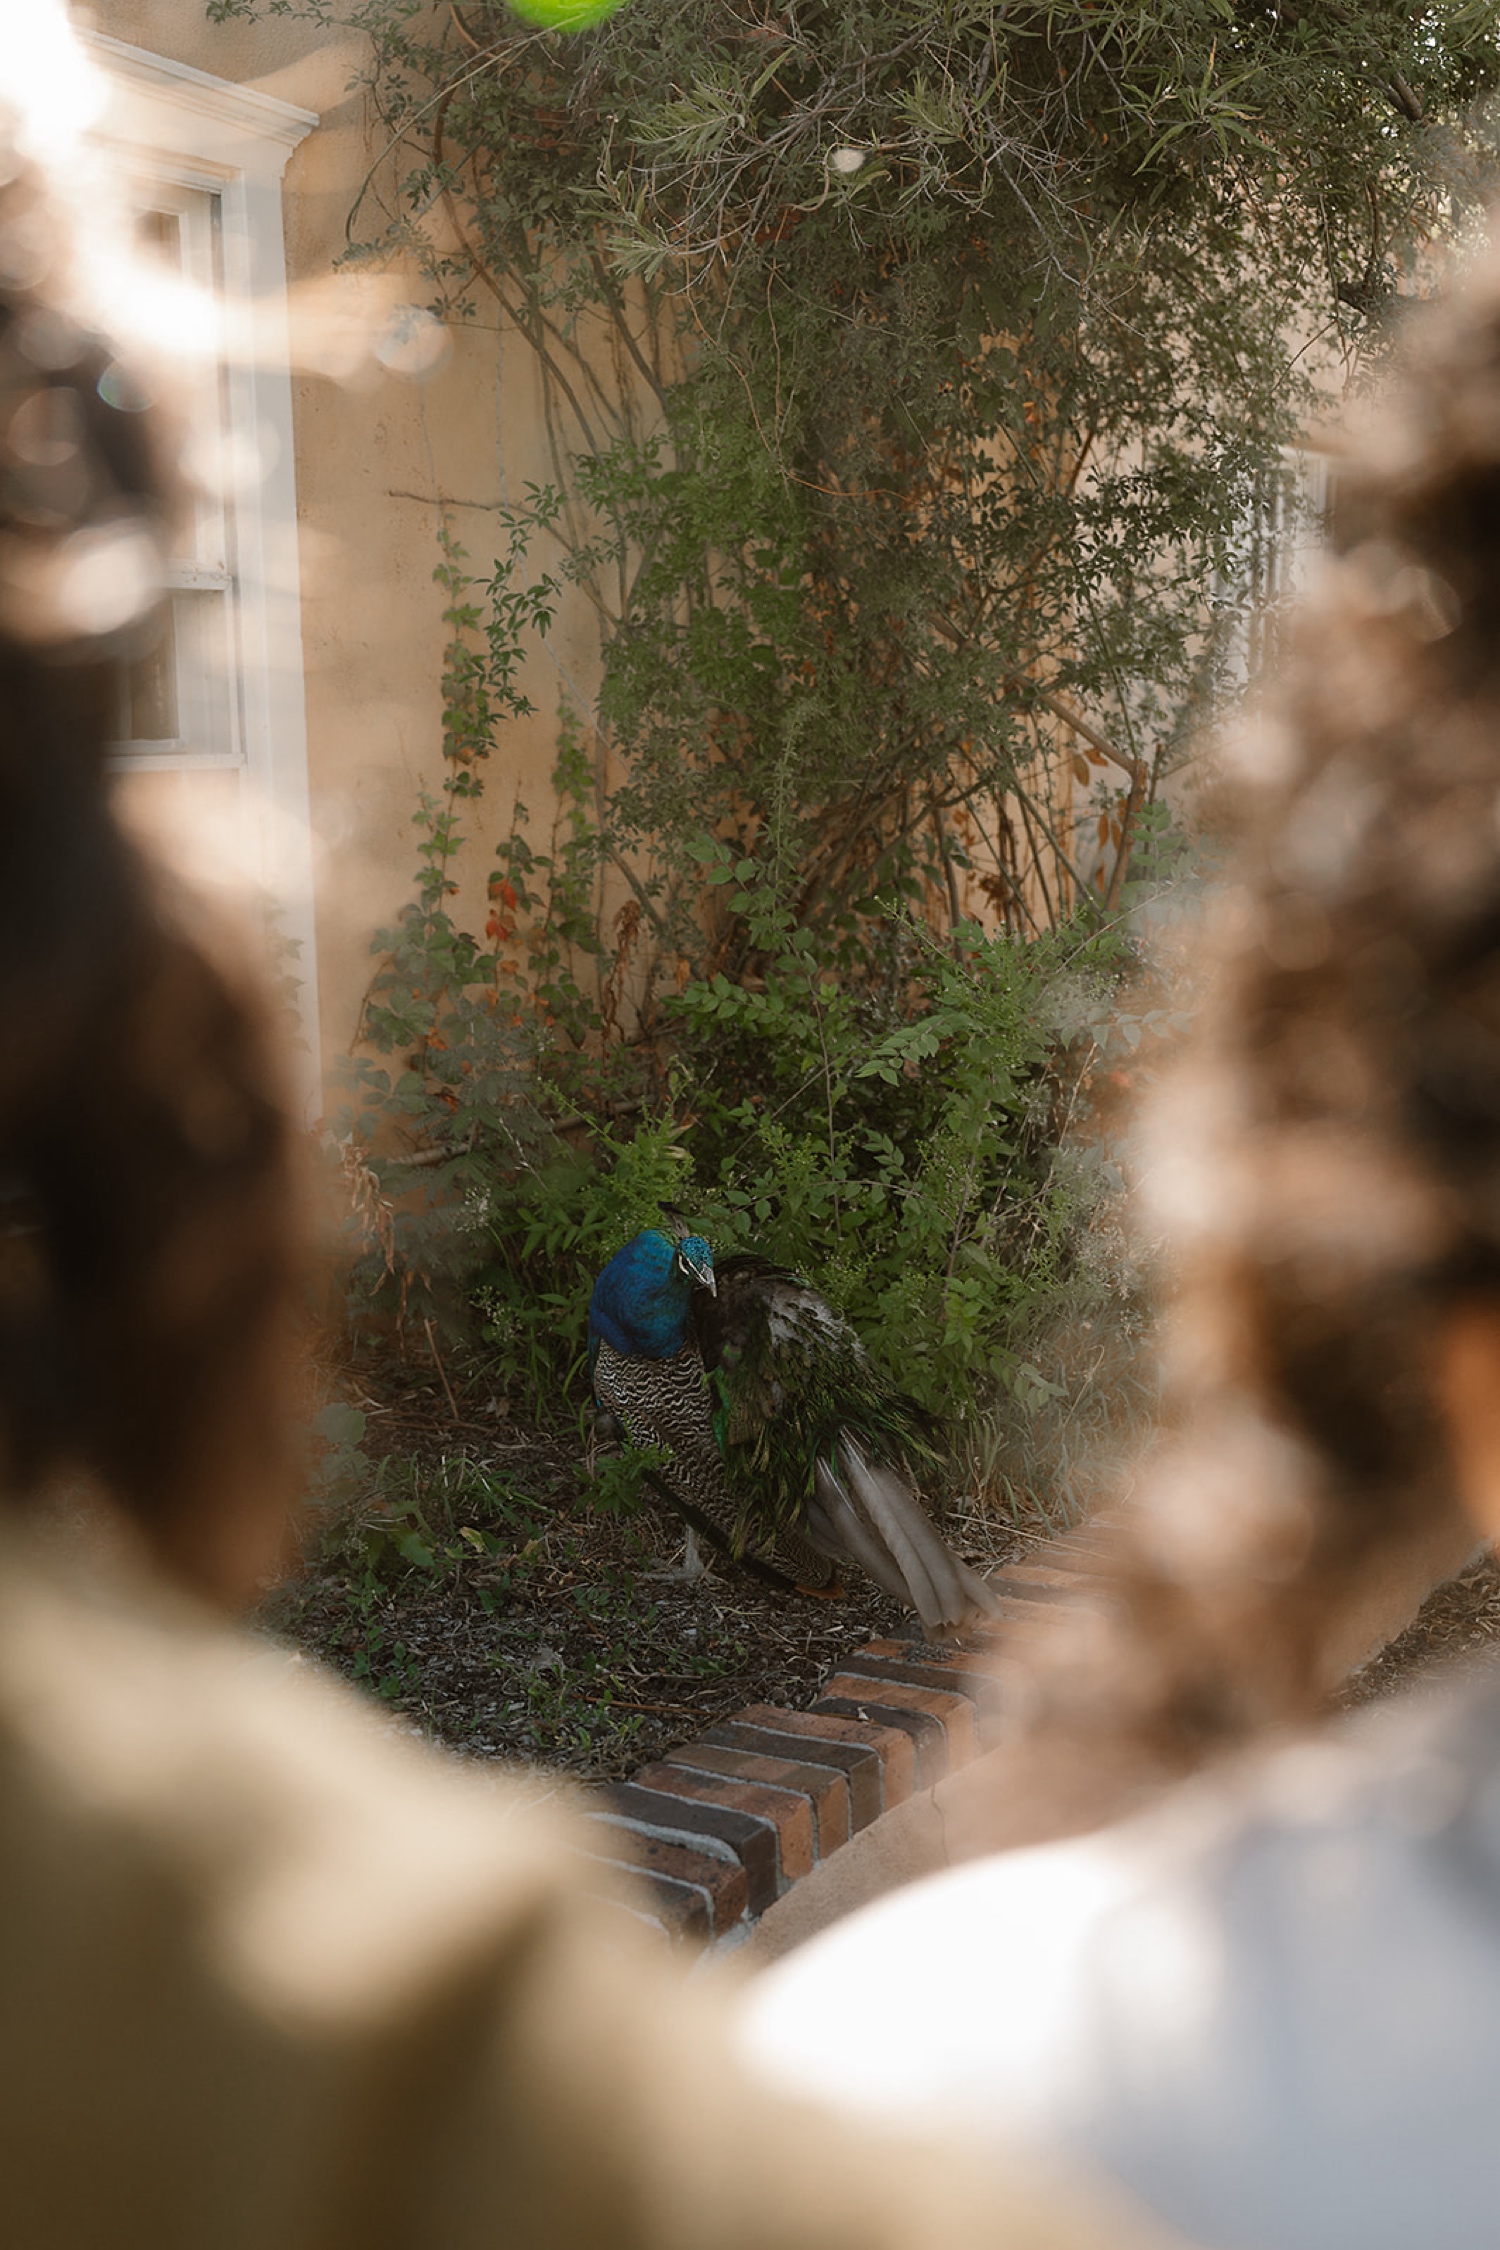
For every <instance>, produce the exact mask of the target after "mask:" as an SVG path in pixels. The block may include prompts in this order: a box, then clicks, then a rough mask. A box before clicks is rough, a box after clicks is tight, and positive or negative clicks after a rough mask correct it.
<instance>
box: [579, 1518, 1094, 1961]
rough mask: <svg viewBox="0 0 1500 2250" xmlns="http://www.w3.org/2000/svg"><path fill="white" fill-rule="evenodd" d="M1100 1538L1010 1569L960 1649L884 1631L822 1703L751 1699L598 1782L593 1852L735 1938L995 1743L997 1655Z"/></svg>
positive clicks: (673, 1906)
mask: <svg viewBox="0 0 1500 2250" xmlns="http://www.w3.org/2000/svg"><path fill="white" fill-rule="evenodd" d="M1090 1562H1091V1556H1090V1553H1089V1547H1088V1542H1087V1537H1086V1535H1085V1536H1084V1537H1083V1538H1079V1537H1077V1536H1075V1537H1073V1538H1064V1539H1059V1540H1055V1541H1053V1542H1051V1543H1050V1544H1049V1545H1048V1546H1047V1547H1046V1548H1044V1549H1043V1550H1042V1551H1041V1553H1040V1554H1039V1555H1038V1556H1037V1557H1036V1559H1035V1560H1034V1561H1032V1562H1029V1563H1017V1564H1012V1565H1009V1566H1008V1567H1007V1568H1005V1569H1004V1570H1000V1571H997V1572H995V1573H994V1574H993V1575H992V1576H991V1578H990V1580H989V1584H990V1588H991V1590H992V1591H993V1592H994V1593H995V1594H996V1595H997V1596H998V1597H999V1604H1000V1614H999V1616H998V1618H997V1619H996V1620H995V1622H994V1623H993V1624H991V1625H988V1626H986V1627H985V1628H984V1630H983V1631H982V1632H979V1633H976V1634H974V1635H972V1636H970V1637H969V1638H968V1639H967V1640H966V1641H965V1642H964V1643H963V1645H962V1646H961V1647H959V1648H955V1649H933V1648H930V1647H928V1646H926V1645H925V1644H924V1643H922V1642H912V1641H904V1640H901V1641H893V1640H875V1641H868V1642H866V1644H865V1646H864V1647H863V1648H861V1649H857V1650H856V1651H855V1652H854V1654H853V1655H852V1656H847V1657H845V1658H844V1659H843V1660H842V1661H841V1663H840V1666H839V1669H838V1670H837V1671H836V1672H835V1673H834V1674H833V1676H832V1678H830V1679H829V1680H827V1681H825V1683H824V1686H823V1690H822V1693H821V1694H820V1695H819V1697H818V1699H817V1701H816V1702H815V1703H813V1704H812V1705H811V1707H810V1708H809V1709H808V1710H805V1711H801V1710H792V1709H790V1708H784V1707H783V1706H781V1705H780V1704H771V1703H752V1704H751V1705H749V1707H748V1708H747V1709H745V1710H743V1711H736V1712H735V1713H734V1714H733V1716H732V1717H730V1718H728V1719H724V1720H721V1721H720V1723H719V1724H718V1725H717V1726H713V1727H710V1728H709V1729H708V1731H707V1732H706V1733H705V1734H702V1735H699V1736H698V1737H697V1739H696V1740H695V1741H692V1742H685V1743H683V1744H682V1745H681V1746H680V1747H679V1748H677V1749H675V1750H671V1751H669V1752H668V1753H667V1755H666V1757H664V1758H659V1759H657V1760H656V1761H655V1762H654V1763H653V1764H651V1765H648V1766H642V1768H641V1769H640V1771H639V1772H638V1773H636V1774H635V1775H634V1776H633V1777H632V1778H631V1779H630V1780H629V1781H626V1782H616V1783H614V1784H612V1785H610V1786H607V1787H604V1788H600V1789H597V1790H593V1791H591V1792H590V1797H589V1804H588V1808H587V1812H586V1821H587V1825H588V1828H589V1830H590V1831H591V1833H590V1836H589V1840H588V1842H587V1843H586V1845H585V1847H584V1848H585V1850H586V1851H587V1853H588V1855H589V1857H590V1858H592V1859H597V1860H601V1861H604V1862H606V1863H608V1864H609V1865H610V1866H612V1867H616V1868H618V1867H625V1868H629V1869H630V1870H631V1871H632V1873H634V1874H635V1875H636V1876H637V1878H639V1879H640V1880H641V1881H642V1882H643V1883H644V1886H645V1889H646V1893H647V1896H648V1899H649V1906H648V1908H647V1913H648V1917H649V1919H650V1920H652V1921H653V1922H655V1923H656V1924H657V1925H658V1927H659V1928H660V1929H662V1930H663V1931H664V1932H665V1934H666V1935H667V1936H669V1937H671V1938H676V1939H681V1938H687V1939H692V1940H696V1941H697V1942H699V1943H701V1944H710V1945H720V1946H727V1945H733V1944H737V1943H738V1942H739V1941H740V1939H741V1938H743V1937H745V1936H748V1934H749V1932H750V1930H751V1929H752V1928H753V1927H754V1925H755V1922H756V1921H757V1919H758V1918H759V1916H760V1915H762V1914H763V1913H764V1912H765V1911H766V1909H767V1907H768V1906H771V1905H773V1904H774V1903H775V1901H776V1900H777V1899H778V1898H781V1897H783V1896H784V1895H785V1893H786V1892H787V1891H788V1890H790V1889H791V1887H792V1885H793V1884H794V1883H797V1882H800V1881H801V1879H802V1877H803V1876H804V1875H809V1874H811V1872H812V1870H813V1868H814V1867H815V1866H816V1865H817V1864H818V1862H819V1861H820V1860H824V1859H827V1858H828V1856H829V1854H830V1853H831V1852H835V1851H837V1850H838V1849H839V1847H840V1845H842V1844H846V1843H847V1842H848V1841H849V1839H850V1837H851V1836H855V1835H858V1833H859V1831H860V1830H861V1829H862V1828H868V1827H869V1825H870V1823H871V1821H873V1820H876V1819H878V1818H879V1816H880V1815H881V1814H882V1813H884V1812H890V1811H891V1810H892V1809H893V1808H894V1807H895V1806H897V1805H899V1804H902V1803H904V1801H905V1800H906V1799H907V1798H908V1797H911V1796H913V1795H915V1794H916V1792H917V1791H919V1790H923V1789H930V1788H931V1787H932V1785H933V1784H934V1782H938V1781H941V1780H942V1779H943V1777H944V1776H945V1775H946V1774H950V1773H953V1772H954V1771H956V1769H957V1768H958V1767H959V1766H962V1765H967V1763H968V1762H969V1760H970V1759H971V1758H974V1757H977V1756H978V1754H979V1753H980V1751H982V1750H987V1749H989V1748H991V1747H992V1745H993V1744H994V1742H995V1741H996V1739H997V1736H998V1729H999V1721H1000V1688H999V1684H998V1682H997V1680H996V1679H995V1677H994V1675H993V1672H992V1671H991V1669H990V1667H991V1665H992V1663H993V1660H994V1658H995V1657H996V1656H997V1655H999V1654H1000V1653H1001V1651H1002V1650H1003V1648H1004V1646H1005V1643H1006V1641H1007V1640H1008V1639H1009V1638H1010V1636H1011V1634H1012V1632H1013V1631H1014V1630H1015V1628H1016V1626H1017V1625H1022V1624H1025V1623H1028V1622H1032V1621H1034V1620H1035V1619H1036V1618H1037V1615H1038V1611H1039V1609H1041V1608H1042V1607H1044V1606H1045V1605H1046V1604H1048V1603H1052V1602H1057V1601H1061V1600H1067V1599H1068V1598H1069V1597H1070V1596H1071V1595H1072V1594H1074V1593H1075V1591H1077V1589H1078V1588H1079V1586H1080V1584H1081V1582H1082V1580H1084V1579H1085V1578H1086V1577H1087V1576H1088V1575H1089V1567H1090Z"/></svg>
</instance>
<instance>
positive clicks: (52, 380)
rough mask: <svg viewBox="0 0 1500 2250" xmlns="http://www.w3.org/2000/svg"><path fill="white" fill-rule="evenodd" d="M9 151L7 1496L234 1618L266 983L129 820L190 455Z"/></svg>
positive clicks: (0, 1044) (247, 1499)
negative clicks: (225, 1602) (128, 1541)
mask: <svg viewBox="0 0 1500 2250" xmlns="http://www.w3.org/2000/svg"><path fill="white" fill-rule="evenodd" d="M5 139H6V135H5V130H4V121H3V119H0V157H3V158H4V162H3V163H0V180H3V181H4V184H3V185H0V1025H3V1031H4V1036H3V1039H0V1483H3V1488H4V1491H5V1493H6V1495H7V1497H8V1498H9V1499H11V1500H12V1501H14V1502H21V1501H24V1500H25V1499H26V1498H27V1497H29V1496H30V1495H33V1494H35V1493H37V1492H38V1491H40V1490H42V1489H44V1488H45V1487H46V1486H47V1485H48V1483H49V1482H50V1481H51V1480H52V1479H54V1478H55V1476H56V1475H57V1474H58V1473H59V1472H67V1471H74V1472H77V1471H82V1472H85V1473H87V1474H89V1475H91V1476H93V1477H94V1478H95V1479H97V1480H98V1482H99V1483H100V1484H101V1485H102V1486H103V1487H104V1489H105V1490H106V1491H107V1492H108V1493H109V1494H110V1496H111V1497H112V1498H113V1499H114V1500H116V1501H117V1502H118V1503H119V1504H120V1505H121V1506H122V1507H123V1508H125V1509H126V1510H127V1511H128V1512H129V1514H130V1515H131V1516H132V1517H134V1518H135V1520H136V1521H137V1522H138V1524H139V1525H140V1526H141V1528H142V1530H143V1531H144V1532H145V1534H146V1535H147V1538H148V1539H149V1541H150V1543H151V1545H152V1546H153V1548H154V1549H155V1551H156V1552H157V1554H158V1555H159V1556H160V1558H161V1559H162V1560H163V1561H165V1562H166V1563H167V1564H168V1565H169V1567H171V1568H172V1569H174V1570H175V1571H176V1572H177V1574H178V1575H179V1576H180V1577H182V1578H184V1579H185V1580H187V1581H188V1582H190V1583H192V1584H195V1585H197V1586H198V1587H200V1588H201V1589H203V1590H205V1591H209V1592H227V1591H234V1590H239V1581H240V1579H241V1578H242V1575H243V1558H244V1556H245V1554H246V1553H247V1552H248V1548H249V1546H250V1545H251V1544H253V1542H251V1541H249V1539H248V1538H247V1534H248V1531H249V1528H250V1526H251V1525H252V1522H254V1521H256V1520H258V1521H259V1522H260V1523H261V1524H264V1523H265V1522H266V1521H267V1520H269V1517H270V1516H271V1515H273V1514H274V1512H275V1511H276V1510H277V1509H278V1508H279V1507H280V1506H281V1505H283V1504H284V1500H285V1496H286V1492H287V1489H288V1477H289V1473H290V1470H291V1466H292V1455H291V1449H290V1444H289V1435H288V1432H289V1420H288V1415H287V1413H286V1401H285V1392H286V1381H287V1345H288V1341H289V1338H288V1324H289V1307H290V1303H291V1297H292V1284H293V1277H294V1268H295V1253H296V1242H295V1232H296V1227H295V1219H294V1215H293V1214H294V1198H293V1197H292V1195H291V1194H290V1193H289V1188H290V1179H289V1169H290V1149H291V1138H290V1132H289V1126H288V1121H287V1116H286V1112H285V1108H284V1105H283V1101H282V1097H281V1090H280V1087H279V1085H278V1083H277V1076H276V1072H275V1070H274V1068H273V1064H272V1042H271V1039H270V1036H269V1025H268V1020H267V1015H266V1012H265V1010H264V1008H263V1005H262V1003H261V1000H260V997H259V995H258V993H257V991H256V990H255V988H254V984H253V980H252V979H251V978H250V976H249V974H248V972H245V971H242V970H241V969H239V968H237V967H235V966H233V965H232V964H231V963H230V962H229V960H228V958H227V956H226V958H224V959H221V958H219V951H220V949H219V948H218V947H217V946H216V945H213V944H211V943H210V941H209V940H208V939H207V938H206V937H205V936H204V935H202V934H199V933H196V932H195V928H194V926H193V925H194V919H195V914H194V910H193V909H192V907H191V906H190V904H189V902H187V901H186V900H185V899H177V898H176V897H174V896H173V894H172V892H171V890H170V887H169V886H168V885H167V884H166V882H165V881H164V879H163V878H162V877H161V876H159V875H158V873H157V872H156V871H155V870H153V869H152V868H151V867H150V866H149V865H148V864H147V862H146V861H145V859H144V858H143V856H142V854H141V853H140V851H139V850H138V849H137V848H136V847H135V846H134V845H133V844H132V843H131V842H130V841H129V840H128V839H127V837H126V835H125V833H124V831H123V830H122V828H121V826H120V823H119V821H118V819H117V818H116V815H115V812H114V810H113V808H112V804H111V797H110V784H109V778H108V774H107V770H106V749H107V744H108V741H109V738H110V735H111V733H112V732H113V731H114V724H115V688H116V669H115V668H116V667H117V665H118V663H119V662H120V661H121V660H122V658H124V657H127V656H128V655H129V654H130V653H131V652H132V650H133V649H134V648H135V647H137V646H138V645H139V636H140V634H141V633H142V631H143V630H144V629H146V628H147V627H148V626H149V621H150V616H151V612H152V610H153V608H154V605H155V603H156V601H157V600H158V599H159V589H160V585H161V580H162V563H163V560H164V556H165V551H166V544H167V540H168V537H169V532H170V523H171V517H172V514H173V510H174V505H175V494H174V489H173V481H172V476H171V473H170V470H169V467H168V463H169V459H170V452H171V431H170V428H169V426H168V424H167V420H166V418H165V416H164V414H163V412H162V410H161V409H159V408H155V407H152V406H150V405H149V404H148V403H147V402H146V399H145V394H144V392H143V390H142V389H141V387H140V386H139V385H138V384H136V383H134V382H132V380H131V378H130V376H129V374H128V373H127V372H126V370H124V369H123V368H122V367H121V366H120V364H119V363H118V361H117V360H116V359H115V356H114V354H113V352H112V351H111V350H110V348H109V347H108V346H107V345H106V344H105V343H103V342H102V341H101V340H100V339H99V338H97V337H95V336H92V335H90V334H89V333H88V332H87V327H86V316H85V318H81V317H80V313H79V308H78V305H77V303H76V277H75V276H74V275H73V274H72V272H71V269H70V262H69V253H70V245H69V241H68V238H67V230H66V227H65V226H64V225H63V224H62V222H61V220H60V218H59V215H58V213H57V211H56V208H55V207H54V205H53V204H52V203H51V202H50V201H49V197H48V193H47V188H46V183H45V181H44V180H43V179H42V178H41V177H40V175H39V174H38V173H37V171H36V170H35V168H34V167H31V166H29V165H27V164H26V163H25V162H23V161H21V160H20V159H19V158H18V157H17V156H16V155H15V154H14V153H13V152H10V151H9V150H7V149H6V147H5V145H4V143H5ZM205 928H206V924H205Z"/></svg>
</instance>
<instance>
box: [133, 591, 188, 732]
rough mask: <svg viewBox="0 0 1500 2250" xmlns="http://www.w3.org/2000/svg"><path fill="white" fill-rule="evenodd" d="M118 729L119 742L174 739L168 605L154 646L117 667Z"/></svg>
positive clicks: (173, 656)
mask: <svg viewBox="0 0 1500 2250" xmlns="http://www.w3.org/2000/svg"><path fill="white" fill-rule="evenodd" d="M119 728H120V732H119V740H120V741H121V742H175V741H176V740H177V737H178V732H179V729H178V724H177V635H176V633H175V632H174V631H173V613H172V610H171V609H170V608H169V609H167V610H166V611H165V612H164V613H163V616H162V619H161V627H160V631H159V632H158V634H157V638H156V642H155V645H154V646H153V647H151V648H149V649H147V650H146V652H145V654H144V655H142V656H138V657H137V658H136V659H135V662H134V663H133V664H125V665H122V666H121V668H120V719H119Z"/></svg>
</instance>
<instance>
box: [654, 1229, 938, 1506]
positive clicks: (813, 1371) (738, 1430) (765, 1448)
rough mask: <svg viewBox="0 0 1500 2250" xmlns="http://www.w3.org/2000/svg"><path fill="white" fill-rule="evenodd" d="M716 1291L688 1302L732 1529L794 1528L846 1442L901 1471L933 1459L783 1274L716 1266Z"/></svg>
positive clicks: (816, 1307)
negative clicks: (735, 1521)
mask: <svg viewBox="0 0 1500 2250" xmlns="http://www.w3.org/2000/svg"><path fill="white" fill-rule="evenodd" d="M714 1272H715V1279H716V1281H717V1284H718V1290H717V1295H716V1296H715V1297H709V1296H708V1295H707V1292H706V1291H705V1292H700V1293H699V1294H698V1295H696V1296H695V1298H694V1301H693V1320H694V1327H695V1329H696V1331H697V1333H698V1334H699V1336H700V1337H701V1338H702V1340H703V1347H704V1357H705V1362H706V1364H707V1366H708V1370H709V1382H710V1385H711V1388H712V1392H713V1400H714V1406H713V1426H714V1434H715V1436H716V1438H717V1440H718V1444H719V1450H720V1453H721V1454H722V1457H723V1462H724V1475H725V1480H726V1482H727V1484H728V1486H729V1489H730V1491H731V1492H732V1493H733V1494H734V1496H735V1498H736V1502H737V1505H738V1508H739V1511H740V1516H739V1520H740V1522H741V1524H742V1525H749V1524H751V1523H754V1522H760V1523H764V1522H767V1521H769V1522H770V1523H772V1524H774V1525H775V1526H776V1527H777V1528H778V1529H782V1528H786V1527H788V1526H791V1525H793V1524H797V1523H801V1522H802V1521H804V1520H805V1517H806V1514H807V1509H808V1506H809V1504H810V1503H811V1501H812V1500H813V1498H814V1496H815V1492H816V1489H817V1473H818V1464H819V1463H820V1462H823V1463H826V1464H832V1463H834V1462H835V1461H836V1460H837V1457H838V1451H839V1447H840V1445H841V1444H842V1443H845V1442H847V1441H850V1440H852V1441H853V1442H854V1443H855V1444H857V1445H858V1446H859V1447H860V1448H861V1449H862V1451H863V1452H864V1453H865V1454H868V1455H870V1456H872V1457H874V1458H876V1459H881V1460H885V1461H888V1462H899V1463H901V1464H902V1465H903V1466H905V1467H906V1468H907V1469H909V1470H916V1469H917V1468H918V1466H919V1464H922V1463H930V1462H932V1461H934V1460H936V1458H937V1455H936V1451H935V1448H934V1446H933V1443H932V1437H931V1422H930V1420H929V1418H928V1417H927V1416H926V1415H925V1414H924V1413H923V1411H922V1409H921V1408H920V1407H919V1406H918V1405H917V1404H916V1402H915V1401H914V1400H913V1399H909V1398H907V1397H906V1396H905V1395H904V1393H902V1392H901V1391H898V1390H897V1389H896V1387H895V1385H894V1384H893V1383H891V1382H890V1381H888V1380H887V1378H886V1377H885V1376H884V1375H882V1374H881V1372H880V1370H879V1369H878V1368H877V1367H876V1366H875V1364H874V1362H873V1361H872V1360H871V1358H870V1356H869V1354H868V1353H867V1352H866V1350H865V1348H864V1346H863V1345H862V1344H861V1342H860V1340H859V1338H858V1337H857V1336H856V1335H855V1333H854V1330H853V1329H852V1328H851V1327H850V1326H849V1324H848V1322H847V1321H846V1320H844V1319H843V1318H842V1317H841V1316H840V1315H839V1314H838V1313H836V1312H835V1311H834V1310H833V1307H832V1306H831V1305H830V1304H828V1303H827V1301H826V1300H825V1299H824V1298H822V1297H820V1296H819V1295H818V1293H817V1291H816V1290H814V1289H812V1288H810V1287H809V1286H808V1284H807V1283H806V1282H804V1281H803V1280H801V1279H800V1277H799V1276H798V1275H796V1274H794V1273H791V1272H789V1271H788V1270H787V1269H786V1268H785V1267H781V1266H774V1265H772V1264H770V1263H769V1261H768V1260H766V1259H764V1258H757V1257H753V1256H750V1255H736V1256H731V1257H727V1258H724V1259H721V1260H719V1261H717V1262H716V1264H715V1268H714Z"/></svg>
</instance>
